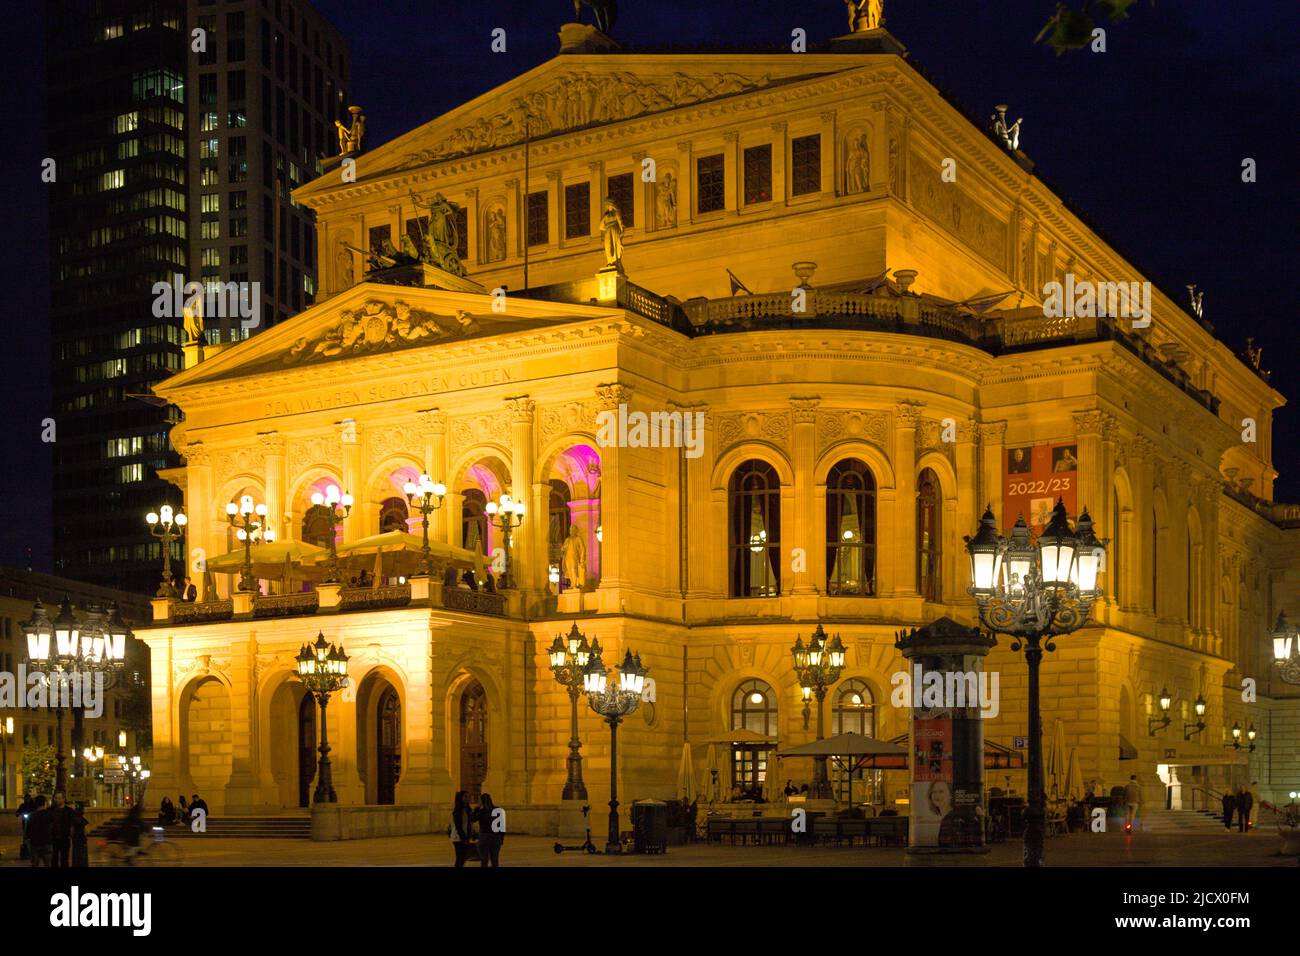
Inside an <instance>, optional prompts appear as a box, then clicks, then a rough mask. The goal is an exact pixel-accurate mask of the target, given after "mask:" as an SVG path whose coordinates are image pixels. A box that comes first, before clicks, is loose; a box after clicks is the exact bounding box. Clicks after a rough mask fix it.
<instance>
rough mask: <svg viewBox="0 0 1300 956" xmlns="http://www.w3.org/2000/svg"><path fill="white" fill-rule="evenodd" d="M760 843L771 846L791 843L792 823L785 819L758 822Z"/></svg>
mask: <svg viewBox="0 0 1300 956" xmlns="http://www.w3.org/2000/svg"><path fill="white" fill-rule="evenodd" d="M758 836H759V842H760V843H765V844H768V845H769V846H771V845H773V844H776V843H789V842H790V822H789V821H788V820H784V819H780V818H778V819H771V818H768V819H766V820H759V821H758Z"/></svg>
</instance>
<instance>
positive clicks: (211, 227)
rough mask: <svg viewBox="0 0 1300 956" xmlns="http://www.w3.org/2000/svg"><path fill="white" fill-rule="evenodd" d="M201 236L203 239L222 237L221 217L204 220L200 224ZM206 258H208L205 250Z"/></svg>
mask: <svg viewBox="0 0 1300 956" xmlns="http://www.w3.org/2000/svg"><path fill="white" fill-rule="evenodd" d="M199 238H201V239H220V238H221V221H220V220H219V219H208V220H204V221H203V222H202V223H200V224H199ZM204 258H205V259H206V258H207V253H206V251H205V253H204Z"/></svg>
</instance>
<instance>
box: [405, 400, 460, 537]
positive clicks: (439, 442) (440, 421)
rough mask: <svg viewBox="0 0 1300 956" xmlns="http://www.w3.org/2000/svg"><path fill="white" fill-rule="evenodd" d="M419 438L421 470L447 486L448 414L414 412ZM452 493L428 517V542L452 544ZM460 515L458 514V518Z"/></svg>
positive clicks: (431, 411) (432, 409) (435, 410)
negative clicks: (422, 455) (422, 465)
mask: <svg viewBox="0 0 1300 956" xmlns="http://www.w3.org/2000/svg"><path fill="white" fill-rule="evenodd" d="M415 416H416V420H417V421H418V423H419V424H418V428H419V434H420V437H421V438H422V439H423V442H424V448H423V452H424V470H425V473H426V474H428V475H429V477H430V478H432V479H433V480H434V482H435V483H437V482H439V481H441V482H442V483H443V484H447V481H448V479H449V478H450V477H451V476H450V475H448V474H447V413H446V412H444V411H442V410H441V409H437V408H426V409H422V410H421V411H418V412H416V413H415ZM450 507H451V494H450V492H449V493H448V495H447V497H446V498H444V499H443V502H442V507H441V508H439V509H438V510H437V511H435V512H434V513H433V514H431V515H429V540H430V541H446V542H447V543H448V544H453V543H455V542H453V541H452V540H451V537H450V535H449V529H450V526H451V524H453V523H454V522H452V521H451V519H450V517H449V513H450V511H449V509H450ZM459 514H460V512H459V511H457V515H459Z"/></svg>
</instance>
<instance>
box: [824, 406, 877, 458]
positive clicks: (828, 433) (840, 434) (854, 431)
mask: <svg viewBox="0 0 1300 956" xmlns="http://www.w3.org/2000/svg"><path fill="white" fill-rule="evenodd" d="M889 434H890V427H889V415H888V413H886V412H858V411H844V412H822V413H821V414H819V415H818V416H817V447H818V449H819V450H820V449H822V448H825V447H826V446H827V445H832V444H834V443H835V442H838V441H844V440H846V439H860V440H862V441H865V442H870V443H871V444H873V445H875V446H876V447H878V448H880V449H882V450H886V451H887V450H888V448H889Z"/></svg>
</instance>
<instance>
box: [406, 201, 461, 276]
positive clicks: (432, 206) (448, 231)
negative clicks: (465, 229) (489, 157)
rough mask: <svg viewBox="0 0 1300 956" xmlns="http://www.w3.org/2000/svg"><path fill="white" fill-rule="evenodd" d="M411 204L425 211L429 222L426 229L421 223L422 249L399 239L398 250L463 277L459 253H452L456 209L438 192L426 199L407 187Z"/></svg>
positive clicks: (455, 238) (456, 235)
mask: <svg viewBox="0 0 1300 956" xmlns="http://www.w3.org/2000/svg"><path fill="white" fill-rule="evenodd" d="M411 203H412V204H413V205H414V206H415V208H416V209H426V210H428V212H429V225H428V228H427V229H426V228H425V227H424V225H423V223H421V227H420V228H421V232H422V233H423V243H422V244H423V246H424V248H423V249H418V250H417V249H416V247H415V244H414V243H411V245H410V247H407V246H406V242H405V239H403V248H402V251H403V252H405V253H407V255H412V254H414V255H415V256H416V258H418V259H419V260H420V261H421V262H424V263H427V264H428V265H431V266H436V267H437V268H439V269H442V270H444V271H446V272H450V273H451V274H452V275H454V276H462V277H463V276H464V275H465V266H464V264H463V263H462V262H461V261H460V256H458V255H457V254H456V250H457V249H458V248H459V246H460V230H459V229H458V228H457V226H456V211H455V210H454V209H452V207H451V203H449V202H447V200H446V198H445V197H444V196H443V195H442V193H435V194H434V196H433V198H432V199H430V200H428V201H427V202H426V201H424V200H422V199H420V197H419V196H417V195H416V194H415V190H411ZM417 221H418V220H417Z"/></svg>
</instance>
